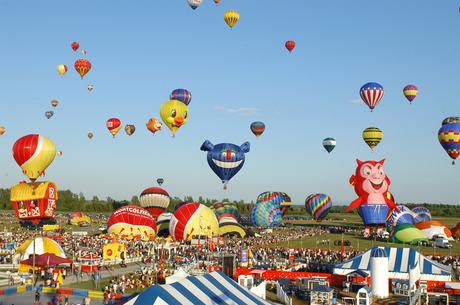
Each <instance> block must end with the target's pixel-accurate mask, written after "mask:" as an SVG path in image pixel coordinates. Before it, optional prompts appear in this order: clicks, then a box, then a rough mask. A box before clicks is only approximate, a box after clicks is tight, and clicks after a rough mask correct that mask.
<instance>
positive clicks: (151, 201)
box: [139, 187, 171, 219]
mask: <svg viewBox="0 0 460 305" xmlns="http://www.w3.org/2000/svg"><path fill="white" fill-rule="evenodd" d="M139 201H140V205H141V207H143V208H145V209H146V210H147V211H149V213H150V214H151V215H152V216H153V218H154V219H156V218H157V217H158V215H160V214H161V213H163V212H165V211H166V209H167V208H168V206H169V203H170V201H171V199H170V197H169V194H168V192H166V190H164V189H162V188H160V187H149V188H147V189H145V190H143V191H142V193H141V195H140V196H139Z"/></svg>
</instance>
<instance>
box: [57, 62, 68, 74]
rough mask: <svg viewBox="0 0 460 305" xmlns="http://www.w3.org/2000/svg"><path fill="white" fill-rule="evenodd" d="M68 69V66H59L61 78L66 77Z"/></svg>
mask: <svg viewBox="0 0 460 305" xmlns="http://www.w3.org/2000/svg"><path fill="white" fill-rule="evenodd" d="M67 70H68V68H67V66H66V65H63V64H60V65H58V66H57V71H58V73H59V75H60V76H64V74H66V72H67Z"/></svg>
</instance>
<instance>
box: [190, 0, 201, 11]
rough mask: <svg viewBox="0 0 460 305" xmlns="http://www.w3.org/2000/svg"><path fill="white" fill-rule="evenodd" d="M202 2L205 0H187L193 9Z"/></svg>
mask: <svg viewBox="0 0 460 305" xmlns="http://www.w3.org/2000/svg"><path fill="white" fill-rule="evenodd" d="M201 2H203V0H187V3H188V5H190V7H191V8H192V9H193V10H196V9H197V7H199V6H200V4H201Z"/></svg>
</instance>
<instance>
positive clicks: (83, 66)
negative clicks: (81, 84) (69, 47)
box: [73, 58, 91, 79]
mask: <svg viewBox="0 0 460 305" xmlns="http://www.w3.org/2000/svg"><path fill="white" fill-rule="evenodd" d="M73 66H74V67H75V70H77V72H78V74H80V76H81V78H82V79H83V77H84V76H85V75H86V73H88V72H89V70H91V63H90V62H89V60H87V59H84V58H80V59H77V60H76V61H75V63H74V65H73Z"/></svg>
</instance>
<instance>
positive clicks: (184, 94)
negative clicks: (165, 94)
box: [169, 89, 192, 106]
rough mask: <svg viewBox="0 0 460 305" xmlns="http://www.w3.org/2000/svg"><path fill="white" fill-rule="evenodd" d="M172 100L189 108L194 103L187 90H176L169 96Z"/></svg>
mask: <svg viewBox="0 0 460 305" xmlns="http://www.w3.org/2000/svg"><path fill="white" fill-rule="evenodd" d="M169 99H170V100H178V101H181V102H182V103H184V104H185V105H187V106H188V104H190V102H191V101H192V94H191V93H190V91H188V90H187V89H174V90H173V91H172V92H171V94H170V95H169Z"/></svg>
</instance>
